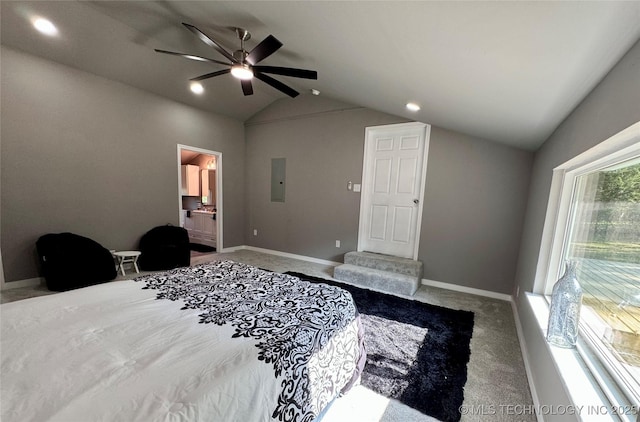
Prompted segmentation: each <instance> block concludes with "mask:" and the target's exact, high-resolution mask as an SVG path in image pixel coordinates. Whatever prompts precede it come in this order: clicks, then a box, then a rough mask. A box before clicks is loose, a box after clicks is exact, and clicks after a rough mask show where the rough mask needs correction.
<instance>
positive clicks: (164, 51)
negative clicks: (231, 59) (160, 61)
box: [155, 48, 232, 66]
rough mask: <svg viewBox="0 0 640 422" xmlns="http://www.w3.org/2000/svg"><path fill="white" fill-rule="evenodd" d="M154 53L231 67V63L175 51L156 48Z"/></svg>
mask: <svg viewBox="0 0 640 422" xmlns="http://www.w3.org/2000/svg"><path fill="white" fill-rule="evenodd" d="M155 51H156V52H158V53H162V54H171V55H172V56H179V57H183V58H185V59H189V60H196V61H199V62H211V63H218V64H223V65H226V66H231V65H232V63H226V62H221V61H219V60H214V59H209V58H207V57H201V56H196V55H194V54H186V53H176V52H175V51H167V50H159V49H157V48H156V49H155Z"/></svg>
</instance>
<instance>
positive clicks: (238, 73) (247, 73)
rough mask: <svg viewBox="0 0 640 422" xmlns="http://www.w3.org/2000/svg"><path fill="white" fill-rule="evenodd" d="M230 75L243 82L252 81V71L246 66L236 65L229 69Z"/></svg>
mask: <svg viewBox="0 0 640 422" xmlns="http://www.w3.org/2000/svg"><path fill="white" fill-rule="evenodd" d="M231 74H232V75H233V76H234V77H236V78H238V79H242V80H243V81H248V80H251V79H253V71H252V70H251V69H250V68H249V66H248V65H246V64H237V65H234V66H233V67H232V68H231Z"/></svg>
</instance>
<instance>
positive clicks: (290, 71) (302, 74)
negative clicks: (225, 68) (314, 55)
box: [253, 66, 318, 79]
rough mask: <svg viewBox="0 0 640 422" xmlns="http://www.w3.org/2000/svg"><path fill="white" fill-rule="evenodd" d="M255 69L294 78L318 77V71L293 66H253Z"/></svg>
mask: <svg viewBox="0 0 640 422" xmlns="http://www.w3.org/2000/svg"><path fill="white" fill-rule="evenodd" d="M253 69H254V70H256V71H258V72H263V73H273V74H275V75H283V76H293V77H294V78H305V79H318V72H316V71H315V70H306V69H294V68H292V67H279V66H253Z"/></svg>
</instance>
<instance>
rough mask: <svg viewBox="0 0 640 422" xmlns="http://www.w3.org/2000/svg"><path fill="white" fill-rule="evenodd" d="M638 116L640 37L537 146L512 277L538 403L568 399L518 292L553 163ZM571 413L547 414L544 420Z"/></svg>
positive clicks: (529, 285) (525, 287) (531, 261)
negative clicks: (515, 274)
mask: <svg viewBox="0 0 640 422" xmlns="http://www.w3.org/2000/svg"><path fill="white" fill-rule="evenodd" d="M638 121H640V42H639V43H636V45H635V46H634V47H632V48H631V50H629V52H628V53H627V54H626V55H625V56H624V57H623V58H622V59H621V60H620V62H619V63H618V64H617V65H616V66H615V67H614V68H613V69H612V70H611V71H610V72H609V74H608V75H607V76H606V77H605V78H604V79H603V80H602V81H601V82H600V84H599V85H598V86H597V87H596V88H595V89H594V90H593V91H592V92H591V93H590V94H589V95H588V96H587V97H586V98H585V99H584V100H583V101H582V103H581V104H580V105H579V106H578V107H577V108H576V109H575V110H574V111H573V112H572V113H571V114H570V115H569V117H567V119H565V121H564V122H563V123H562V124H561V125H560V126H559V127H558V128H557V129H556V131H555V132H554V133H553V135H552V136H551V137H550V138H549V139H548V140H547V141H546V142H545V143H544V144H543V146H542V147H541V148H540V149H539V150H538V151H537V153H536V156H535V161H534V165H533V171H532V178H531V187H530V190H529V201H528V206H527V213H526V219H525V224H524V231H523V237H522V244H521V247H520V257H519V260H518V268H517V276H516V282H517V284H518V285H519V286H520V292H521V293H520V298H519V301H518V302H517V303H518V313H519V315H520V320H521V323H522V327H523V334H524V339H525V344H524V345H523V347H525V346H526V351H527V354H528V356H529V357H530V359H529V365H530V367H531V373H532V376H533V379H534V386H535V389H536V391H537V393H538V396H539V399H540V403H541V404H545V405H549V406H560V405H567V404H570V403H571V401H570V399H569V395H568V392H567V391H565V389H564V387H563V382H562V380H561V379H560V377H559V374H558V372H557V369H556V366H555V363H554V361H553V359H552V358H551V355H550V353H549V346H548V345H547V344H546V342H545V340H544V336H543V333H542V330H540V327H539V326H538V323H537V322H536V318H535V316H534V312H533V310H532V309H531V307H530V306H529V304H528V303H527V301H526V300H525V297H526V296H525V295H524V294H522V292H525V291H532V289H533V285H534V279H535V276H536V266H537V264H538V256H539V253H540V247H541V242H542V231H543V227H544V221H545V215H546V210H547V204H548V200H549V193H550V188H551V179H552V175H553V169H554V168H555V167H557V166H558V165H560V164H562V163H564V162H566V161H568V160H570V159H571V158H573V157H575V156H577V155H579V154H581V153H582V152H584V151H586V150H588V149H589V148H591V147H593V146H595V145H597V144H599V143H600V142H602V141H604V140H606V139H607V138H609V137H611V136H612V135H614V134H616V133H618V132H620V131H622V130H623V129H625V128H627V127H629V126H631V125H632V124H634V123H636V122H638ZM568 419H571V420H575V419H576V418H575V417H571V418H569V417H561V416H553V415H550V416H545V420H548V421H556V420H557V421H559V420H568Z"/></svg>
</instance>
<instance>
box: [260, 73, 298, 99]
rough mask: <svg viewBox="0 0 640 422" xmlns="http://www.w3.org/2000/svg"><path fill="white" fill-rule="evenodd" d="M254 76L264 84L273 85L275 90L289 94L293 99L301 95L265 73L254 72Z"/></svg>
mask: <svg viewBox="0 0 640 422" xmlns="http://www.w3.org/2000/svg"><path fill="white" fill-rule="evenodd" d="M253 76H255V77H256V78H258V79H260V80H261V81H262V82H264V83H266V84H269V85H271V86H272V87H274V88H275V89H277V90H279V91H282V92H284V93H285V94H287V95H288V96H290V97H291V98H295V97H297V96H298V95H300V93H299V92H298V91H296V90H295V89H293V88H291V87H289V86H287V85H285V84H283V83H282V82H280V81H278V80H276V79H273V78H272V77H271V76H268V75H265V74H264V73H260V72H254V73H253Z"/></svg>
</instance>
